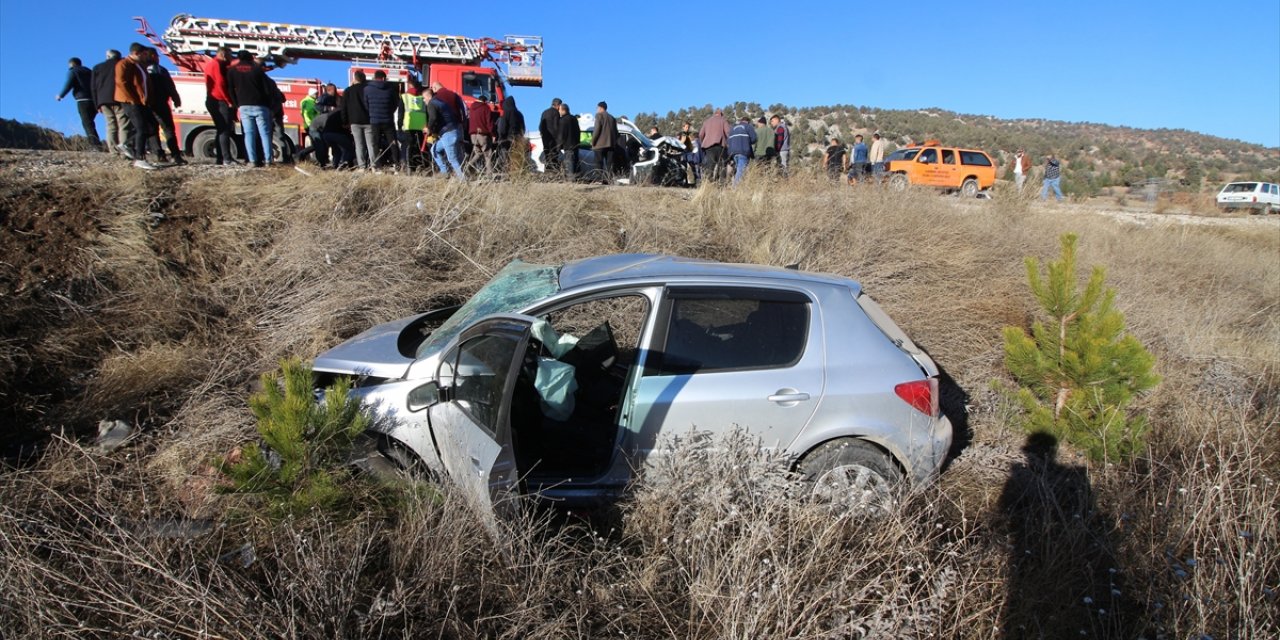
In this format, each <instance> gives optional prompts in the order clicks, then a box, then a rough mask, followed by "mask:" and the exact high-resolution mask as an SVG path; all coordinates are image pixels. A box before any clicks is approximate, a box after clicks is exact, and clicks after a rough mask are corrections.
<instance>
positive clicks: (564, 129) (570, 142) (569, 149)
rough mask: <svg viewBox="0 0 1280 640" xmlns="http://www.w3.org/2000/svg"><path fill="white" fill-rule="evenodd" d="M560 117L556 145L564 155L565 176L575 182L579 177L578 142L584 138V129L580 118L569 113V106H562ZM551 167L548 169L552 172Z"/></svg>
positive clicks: (562, 104)
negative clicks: (579, 121)
mask: <svg viewBox="0 0 1280 640" xmlns="http://www.w3.org/2000/svg"><path fill="white" fill-rule="evenodd" d="M559 111H560V117H559V118H558V119H557V120H556V143H557V144H558V145H559V147H560V149H561V152H562V153H564V175H565V177H566V178H568V179H569V182H573V181H574V180H576V179H577V177H578V140H579V139H581V138H582V128H581V127H579V126H578V116H575V115H573V114H572V113H570V112H569V105H567V104H564V103H561V104H560V109H559ZM550 170H551V167H550V166H548V167H547V171H550Z"/></svg>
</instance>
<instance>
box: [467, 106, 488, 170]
mask: <svg viewBox="0 0 1280 640" xmlns="http://www.w3.org/2000/svg"><path fill="white" fill-rule="evenodd" d="M491 114H492V110H491V109H489V101H488V100H487V99H485V97H484V96H480V97H479V98H477V99H476V101H475V102H473V103H471V111H470V113H468V114H467V122H468V123H469V124H468V125H467V133H468V134H470V136H471V153H472V154H473V155H472V157H471V164H472V165H474V166H476V167H479V168H481V169H482V170H483V171H484V172H485V173H489V172H490V171H492V170H493V117H492V115H491Z"/></svg>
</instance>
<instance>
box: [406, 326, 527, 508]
mask: <svg viewBox="0 0 1280 640" xmlns="http://www.w3.org/2000/svg"><path fill="white" fill-rule="evenodd" d="M533 322H534V319H533V318H530V317H527V316H514V315H512V316H496V317H491V318H488V319H485V320H481V321H479V322H477V323H476V324H475V325H473V326H472V327H470V328H468V329H467V330H465V331H463V332H462V334H461V335H460V336H459V338H458V342H457V345H456V346H455V347H453V348H452V349H450V350H449V351H448V352H447V353H446V354H445V356H444V357H443V358H442V359H441V363H440V368H439V370H438V372H437V375H436V380H435V382H434V384H435V385H436V386H437V391H436V393H437V396H436V400H437V401H436V402H435V403H434V404H432V406H430V407H429V409H428V412H429V413H428V420H429V423H430V426H431V436H432V439H433V440H434V441H435V444H436V450H437V451H438V452H439V454H440V460H441V462H442V463H443V465H444V468H445V471H446V472H447V473H448V474H449V476H450V477H451V478H453V480H454V481H455V482H457V483H458V484H459V485H460V486H461V487H462V488H463V490H464V492H465V493H466V494H467V495H468V496H469V497H470V498H471V499H472V500H474V501H475V503H476V506H477V507H479V508H480V509H481V512H482V513H487V512H489V511H491V510H493V508H494V507H495V506H497V503H498V502H499V501H500V500H501V498H502V497H503V496H504V494H507V493H509V492H510V491H512V490H513V489H514V488H515V487H516V484H517V482H518V481H519V477H518V472H517V469H516V458H515V451H514V449H513V447H512V435H511V415H510V414H511V395H512V392H513V391H514V389H515V384H516V378H517V376H518V371H519V368H520V365H521V363H522V362H523V360H524V354H525V350H526V349H527V347H528V344H529V333H530V327H531V326H532V324H533Z"/></svg>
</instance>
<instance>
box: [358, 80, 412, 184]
mask: <svg viewBox="0 0 1280 640" xmlns="http://www.w3.org/2000/svg"><path fill="white" fill-rule="evenodd" d="M360 99H361V100H364V108H365V111H367V112H369V132H370V134H371V135H372V138H373V144H372V145H371V152H372V153H373V157H372V159H371V160H370V161H369V164H370V165H371V166H373V167H375V168H376V167H379V166H382V165H388V164H395V162H396V158H397V157H398V155H397V154H394V153H392V154H388V153H387V149H390V148H391V142H392V141H394V140H395V139H396V131H397V130H398V129H399V124H400V117H399V112H400V109H401V108H402V104H401V102H400V90H399V89H397V88H396V85H394V84H392V83H390V82H387V72H386V71H383V70H382V69H378V70H377V71H374V72H373V82H370V83H369V84H368V85H366V86H365V88H364V91H362V92H360ZM384 156H387V157H384Z"/></svg>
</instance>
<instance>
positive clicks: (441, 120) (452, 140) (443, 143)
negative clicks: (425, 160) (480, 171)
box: [426, 82, 467, 181]
mask: <svg viewBox="0 0 1280 640" xmlns="http://www.w3.org/2000/svg"><path fill="white" fill-rule="evenodd" d="M426 98H427V128H428V130H430V131H431V136H432V137H433V138H435V139H436V142H435V144H434V145H432V147H431V155H432V157H434V158H435V161H436V168H437V169H439V170H440V175H442V176H445V177H448V176H449V168H450V167H453V174H454V175H455V176H457V178H458V179H459V180H462V181H466V179H467V177H466V175H464V174H463V173H462V149H461V148H460V147H461V139H460V138H459V136H460V135H461V133H460V132H461V131H462V126H463V122H462V108H463V107H462V100H460V99H459V98H458V96H457V94H455V93H454V92H452V91H449V90H448V89H446V88H444V86H443V85H441V84H440V83H439V82H433V83H431V88H430V89H428V90H427V95H426Z"/></svg>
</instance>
